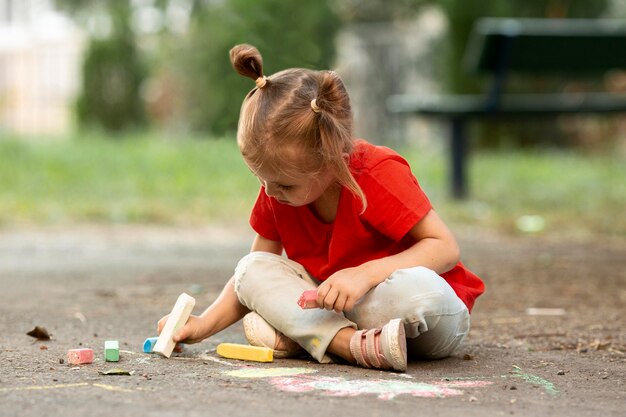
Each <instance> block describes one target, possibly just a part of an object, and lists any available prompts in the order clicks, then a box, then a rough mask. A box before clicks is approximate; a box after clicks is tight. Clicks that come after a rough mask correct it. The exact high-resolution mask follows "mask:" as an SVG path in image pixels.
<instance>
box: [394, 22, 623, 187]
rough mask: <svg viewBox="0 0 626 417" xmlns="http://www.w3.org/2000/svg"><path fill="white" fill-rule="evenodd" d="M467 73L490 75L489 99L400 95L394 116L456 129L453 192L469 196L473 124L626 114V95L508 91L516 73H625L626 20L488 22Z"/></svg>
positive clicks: (478, 27) (469, 51) (476, 30)
mask: <svg viewBox="0 0 626 417" xmlns="http://www.w3.org/2000/svg"><path fill="white" fill-rule="evenodd" d="M463 59H464V65H465V69H466V70H468V71H471V72H474V73H482V74H487V75H488V76H489V77H490V83H489V84H488V89H487V90H486V91H485V92H484V93H483V94H476V95H472V94H466V95H460V94H438V95H406V94H405V95H393V96H391V97H389V98H388V100H387V108H388V110H389V111H390V112H391V113H393V114H414V115H415V114H418V115H423V116H429V117H437V118H442V119H444V120H446V121H448V123H449V125H450V171H451V176H450V180H451V192H452V195H453V197H455V198H464V197H466V196H467V194H468V191H467V174H466V165H467V152H468V138H467V124H468V122H469V121H471V120H476V119H481V120H494V119H505V118H515V117H530V118H534V117H545V116H557V115H564V114H611V113H620V112H626V94H624V93H621V94H620V93H617V92H610V91H606V90H604V91H599V92H566V91H563V92H554V93H532V92H530V93H523V94H514V93H507V92H506V88H505V87H506V79H507V76H508V75H509V74H513V73H515V74H521V75H524V76H526V75H531V76H532V75H540V76H544V75H551V76H558V77H560V79H563V80H569V79H572V80H574V79H576V80H579V79H580V77H596V78H597V77H598V76H602V74H605V73H607V72H608V71H610V70H614V69H626V20H608V19H600V20H593V19H512V18H483V19H479V20H478V21H477V22H476V23H475V25H474V26H473V29H472V32H471V35H470V37H469V41H468V45H467V47H466V50H465V53H464V57H463Z"/></svg>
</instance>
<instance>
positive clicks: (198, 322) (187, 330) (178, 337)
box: [157, 314, 207, 344]
mask: <svg viewBox="0 0 626 417" xmlns="http://www.w3.org/2000/svg"><path fill="white" fill-rule="evenodd" d="M168 317H169V314H168V315H166V316H164V317H163V318H162V319H161V320H159V321H158V323H157V332H158V334H161V331H162V330H163V327H164V326H165V323H166V322H167V318H168ZM206 337H207V336H206V330H205V326H204V322H203V320H202V319H201V318H200V317H198V316H193V315H192V316H189V319H188V320H187V323H185V325H184V326H183V327H182V328H181V329H180V330H179V331H178V332H177V333H176V334H175V335H174V342H176V343H187V344H192V343H198V342H201V341H202V340H204V339H206Z"/></svg>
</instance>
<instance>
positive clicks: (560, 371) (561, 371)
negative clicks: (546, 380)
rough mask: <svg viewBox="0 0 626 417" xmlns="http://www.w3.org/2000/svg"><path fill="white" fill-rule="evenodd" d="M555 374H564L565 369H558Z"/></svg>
mask: <svg viewBox="0 0 626 417" xmlns="http://www.w3.org/2000/svg"><path fill="white" fill-rule="evenodd" d="M556 374H557V375H565V371H564V370H562V369H561V370H559V372H557V373H556Z"/></svg>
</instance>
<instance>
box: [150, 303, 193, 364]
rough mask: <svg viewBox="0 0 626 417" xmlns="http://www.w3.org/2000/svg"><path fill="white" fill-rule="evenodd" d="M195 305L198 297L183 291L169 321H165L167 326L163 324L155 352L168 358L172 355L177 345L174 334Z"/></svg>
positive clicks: (185, 321)
mask: <svg viewBox="0 0 626 417" xmlns="http://www.w3.org/2000/svg"><path fill="white" fill-rule="evenodd" d="M195 305H196V299H195V298H193V297H191V296H190V295H188V294H186V293H182V294H181V295H179V296H178V300H176V304H175V305H174V308H173V309H172V312H171V313H170V315H169V317H168V318H167V322H165V326H163V330H162V331H161V334H160V335H159V338H158V339H157V341H156V343H155V344H154V348H153V352H156V353H159V354H161V355H163V356H165V357H166V358H169V357H170V356H171V355H172V351H173V350H174V347H175V346H176V342H174V335H175V334H176V332H178V331H179V330H180V328H181V327H183V326H184V325H185V323H187V319H188V318H189V315H190V314H191V310H193V308H194V306H195Z"/></svg>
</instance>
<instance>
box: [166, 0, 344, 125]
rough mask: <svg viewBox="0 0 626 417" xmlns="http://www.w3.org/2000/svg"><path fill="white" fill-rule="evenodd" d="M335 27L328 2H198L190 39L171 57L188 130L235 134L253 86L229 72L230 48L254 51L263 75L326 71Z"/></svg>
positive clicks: (334, 18) (231, 70)
mask: <svg viewBox="0 0 626 417" xmlns="http://www.w3.org/2000/svg"><path fill="white" fill-rule="evenodd" d="M339 24H340V22H339V20H338V17H337V16H336V15H335V13H334V12H333V11H332V10H331V9H330V7H329V3H328V2H327V1H306V2H299V3H297V4H295V3H291V2H286V1H283V0H224V1H221V2H200V1H197V2H196V3H195V10H194V11H193V13H192V21H191V27H190V28H189V33H188V34H187V36H186V37H185V39H183V42H182V44H179V47H178V48H177V49H176V50H174V51H173V52H174V55H173V57H172V59H173V62H176V63H178V64H179V65H177V70H178V71H177V72H178V74H179V77H178V78H179V79H180V80H182V81H183V82H184V84H183V86H184V92H185V103H186V109H185V113H186V114H187V118H188V119H189V122H190V124H191V127H192V128H193V129H194V130H200V131H208V132H212V133H214V134H215V133H216V134H222V133H225V132H234V131H235V130H236V127H237V120H238V115H239V108H240V106H241V103H242V101H243V98H244V97H245V95H246V93H247V92H248V91H250V90H251V89H252V87H254V83H253V82H252V80H248V79H244V78H242V77H241V76H239V75H238V74H237V73H236V72H235V71H234V70H233V69H232V67H231V65H230V61H229V57H228V52H229V50H230V48H232V47H233V46H234V45H236V44H239V43H249V44H252V45H254V46H256V47H257V48H258V49H259V51H260V52H261V54H262V56H263V61H264V72H265V73H266V74H268V75H269V74H272V73H274V72H276V71H279V70H282V69H286V68H289V67H307V68H312V69H327V68H330V67H331V65H332V63H333V59H334V55H335V47H334V41H335V34H336V33H337V31H338V29H339Z"/></svg>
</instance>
